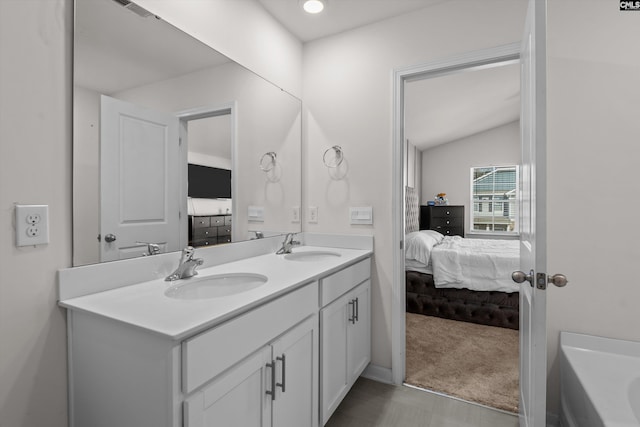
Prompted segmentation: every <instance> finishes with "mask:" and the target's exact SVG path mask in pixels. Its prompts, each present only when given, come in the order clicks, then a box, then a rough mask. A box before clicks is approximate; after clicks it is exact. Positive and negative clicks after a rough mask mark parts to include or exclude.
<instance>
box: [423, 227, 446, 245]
mask: <svg viewBox="0 0 640 427" xmlns="http://www.w3.org/2000/svg"><path fill="white" fill-rule="evenodd" d="M420 232H421V233H424V234H426V235H428V236H431V237H433V238H434V239H436V240H437V241H438V243H440V242H442V241H443V240H444V234H442V233H439V232H437V231H436V230H420Z"/></svg>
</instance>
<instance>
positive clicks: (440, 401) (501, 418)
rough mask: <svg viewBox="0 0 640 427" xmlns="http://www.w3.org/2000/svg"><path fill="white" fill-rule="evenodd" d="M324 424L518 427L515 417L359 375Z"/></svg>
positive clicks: (346, 426) (332, 426) (350, 426)
mask: <svg viewBox="0 0 640 427" xmlns="http://www.w3.org/2000/svg"><path fill="white" fill-rule="evenodd" d="M326 427H518V416H517V415H515V414H509V413H505V412H500V411H497V410H493V409H490V408H485V407H482V406H478V405H475V404H472V403H467V402H463V401H460V400H456V399H451V398H447V397H444V396H441V395H437V394H434V393H429V392H425V391H421V390H417V389H414V388H411V387H406V386H394V385H388V384H383V383H379V382H376V381H372V380H368V379H366V378H360V379H359V380H358V381H357V382H356V384H355V385H354V386H353V388H352V389H351V391H350V392H349V393H348V394H347V396H346V397H345V399H344V400H343V401H342V403H341V404H340V406H339V407H338V409H336V411H335V412H334V414H333V416H332V417H331V419H330V420H329V422H328V423H327V424H326Z"/></svg>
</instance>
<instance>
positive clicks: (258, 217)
mask: <svg viewBox="0 0 640 427" xmlns="http://www.w3.org/2000/svg"><path fill="white" fill-rule="evenodd" d="M247 218H248V220H249V221H252V222H264V206H249V208H248V209H247Z"/></svg>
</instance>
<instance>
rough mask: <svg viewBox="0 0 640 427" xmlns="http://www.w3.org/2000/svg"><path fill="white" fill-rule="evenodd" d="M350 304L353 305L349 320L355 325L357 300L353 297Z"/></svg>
mask: <svg viewBox="0 0 640 427" xmlns="http://www.w3.org/2000/svg"><path fill="white" fill-rule="evenodd" d="M349 305H350V306H351V317H350V318H349V319H348V320H349V322H351V323H353V324H354V325H355V323H356V300H354V299H352V300H351V301H349Z"/></svg>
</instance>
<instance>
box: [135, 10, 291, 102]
mask: <svg viewBox="0 0 640 427" xmlns="http://www.w3.org/2000/svg"><path fill="white" fill-rule="evenodd" d="M136 3H138V4H139V5H140V6H142V7H144V8H145V9H147V10H149V11H150V12H153V13H154V14H156V15H158V16H160V17H161V18H162V19H163V20H165V21H167V22H169V23H170V24H173V25H175V26H176V27H178V28H180V29H181V30H183V31H184V32H186V33H187V34H190V35H192V36H194V37H195V38H197V39H199V40H200V41H202V42H204V43H205V44H207V45H209V46H211V47H213V48H214V49H216V50H217V51H218V52H220V53H222V54H223V55H226V56H228V57H229V58H231V59H233V60H234V61H236V62H237V63H239V64H241V65H243V66H245V67H247V68H249V69H250V70H252V71H254V72H256V73H258V74H259V75H261V76H262V77H264V78H266V79H267V80H269V81H271V82H273V83H275V84H276V85H278V86H279V87H281V88H283V89H284V90H286V91H288V92H290V93H292V94H293V95H295V96H297V97H300V96H301V91H302V89H301V88H302V73H301V65H302V62H301V61H302V60H301V58H302V43H301V42H300V41H299V40H298V39H296V38H295V37H294V36H293V35H292V34H291V33H289V32H288V31H286V30H285V29H284V28H283V27H282V26H281V25H280V23H278V21H276V20H275V18H273V17H272V16H271V15H270V14H269V13H268V12H267V11H265V10H264V8H263V7H262V6H261V5H260V4H259V3H258V2H256V1H253V0H233V1H229V0H207V1H196V0H183V1H175V0H138V1H137V2H136Z"/></svg>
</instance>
